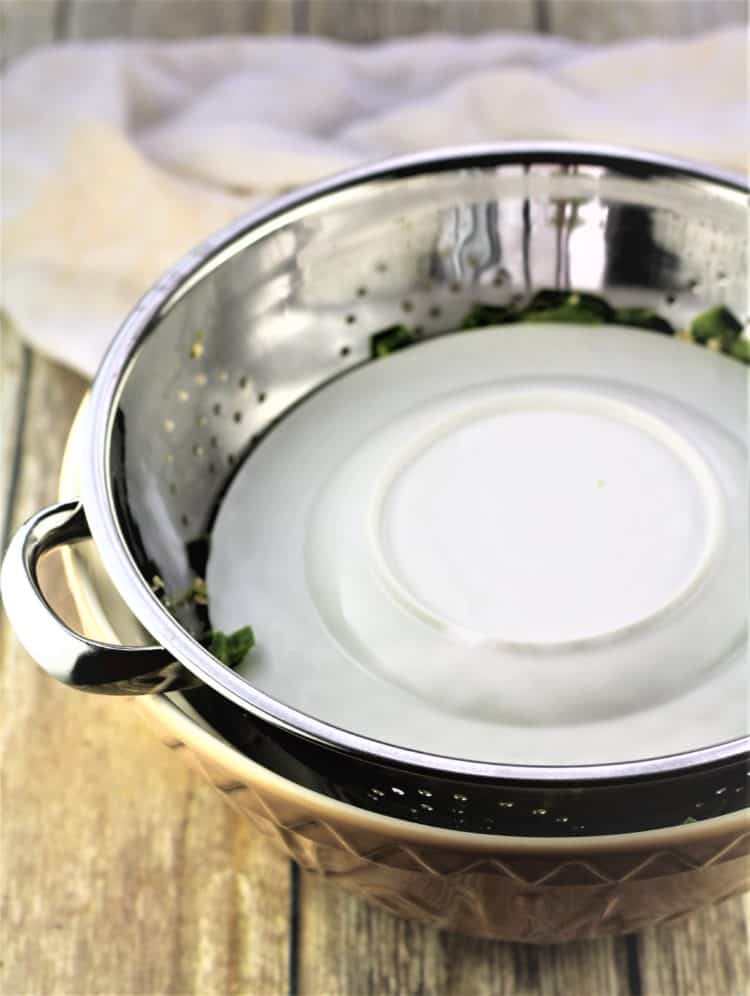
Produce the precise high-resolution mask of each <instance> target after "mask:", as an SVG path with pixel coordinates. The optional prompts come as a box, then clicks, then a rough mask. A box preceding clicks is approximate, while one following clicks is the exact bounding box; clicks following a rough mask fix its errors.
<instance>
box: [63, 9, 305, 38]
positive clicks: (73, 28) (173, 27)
mask: <svg viewBox="0 0 750 996" xmlns="http://www.w3.org/2000/svg"><path fill="white" fill-rule="evenodd" d="M66 29H67V31H66V33H67V36H68V37H70V38H86V39H93V38H106V37H113V36H114V37H119V36H125V37H130V38H153V39H159V38H161V39H165V38H193V37H204V36H208V35H219V34H225V35H235V34H245V33H263V34H274V33H278V32H285V31H290V30H291V4H290V3H289V2H288V0H71V4H70V9H69V13H68V15H67V18H66Z"/></svg>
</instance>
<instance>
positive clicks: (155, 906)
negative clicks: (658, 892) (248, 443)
mask: <svg viewBox="0 0 750 996" xmlns="http://www.w3.org/2000/svg"><path fill="white" fill-rule="evenodd" d="M743 17H744V18H746V17H747V8H746V4H745V2H744V0H638V2H635V0H633V2H630V0H450V2H438V0H249V2H246V0H4V2H3V3H0V32H1V33H2V58H3V62H4V63H7V61H8V60H9V59H11V58H14V57H15V56H17V55H18V54H20V53H22V52H23V51H26V50H28V49H30V48H32V47H34V46H36V45H39V44H42V43H45V42H49V41H52V40H55V39H63V38H99V37H105V36H111V35H117V36H125V35H128V36H141V37H153V38H166V37H188V36H194V35H205V34H215V33H241V32H257V33H260V32H266V33H269V32H280V33H297V34H305V33H307V34H324V35H329V36H332V37H337V38H346V39H348V40H354V41H369V40H373V39H376V38H382V37H384V36H390V35H399V34H402V35H403V34H414V33H418V32H421V31H425V30H443V31H461V32H467V33H472V32H477V31H483V30H493V29H494V30H522V31H545V32H553V33H559V34H566V35H570V36H573V37H577V38H585V39H588V40H592V41H598V40H611V39H613V38H618V37H626V36H634V35H639V34H647V33H655V32H662V33H667V34H688V33H693V32H696V31H700V30H703V29H705V28H706V27H708V26H710V25H714V24H717V23H720V22H725V21H737V20H741V19H742V18H743ZM40 99H41V96H40ZM0 377H1V380H0V411H2V428H1V431H0V473H1V474H2V477H1V478H0V500H2V501H3V511H2V520H1V521H2V527H3V530H4V532H3V536H2V544H3V548H4V547H5V544H6V543H7V539H8V536H9V534H10V531H11V530H12V528H13V527H14V526H15V525H16V524H18V523H20V522H21V521H22V520H23V519H24V518H26V517H27V516H28V515H30V514H31V513H32V512H34V511H36V510H37V509H39V508H40V507H41V506H43V505H44V504H46V503H48V502H51V501H53V500H54V499H55V495H56V487H57V474H58V470H59V465H60V460H61V456H62V452H63V445H64V442H65V438H66V434H67V431H68V427H69V425H70V422H71V419H72V417H73V415H74V413H75V410H76V407H77V405H78V402H79V400H80V398H81V396H82V394H83V392H84V390H85V386H86V385H85V383H84V381H83V380H82V379H81V378H80V377H78V376H76V375H75V374H72V373H70V372H69V371H67V370H65V369H64V368H62V367H61V366H59V365H57V364H55V363H52V362H50V361H49V360H47V359H45V358H44V357H43V356H41V355H38V354H35V353H32V352H31V351H29V349H27V348H26V347H24V346H23V345H21V343H20V342H19V341H18V339H17V337H16V336H15V334H14V332H13V330H12V329H11V328H9V327H8V325H7V323H5V324H4V325H3V328H2V355H1V358H0ZM51 559H53V558H51ZM47 578H48V581H47V583H48V591H49V593H50V596H51V598H52V600H53V602H54V603H55V604H56V605H57V606H58V607H59V608H60V609H61V610H62V611H63V612H70V611H71V606H70V601H69V596H67V595H66V592H65V585H64V583H63V581H62V579H61V576H60V573H59V569H55V565H54V564H53V565H52V566H51V568H50V569H49V570H48V572H47ZM0 625H1V626H2V630H1V634H0V635H1V639H2V644H1V645H2V667H1V671H0V689H1V691H0V695H1V696H2V705H1V706H0V717H1V719H0V768H1V770H2V782H1V789H2V796H1V797H0V803H1V805H2V810H0V814H1V819H2V824H1V837H0V841H1V846H0V854H1V855H2V864H1V865H0V867H1V868H2V873H1V874H2V882H1V883H0V886H1V890H0V896H1V899H0V903H1V905H0V910H1V911H2V912H1V913H0V931H1V933H0V992H1V993H3V994H4V996H20V994H32V996H47V994H53V993H54V994H65V996H89V994H94V993H101V994H109V996H129V994H136V993H139V994H140V993H143V994H161V993H165V994H166V993H175V994H195V996H210V994H214V993H216V994H225V993H238V994H245V996H278V994H283V993H297V992H299V993H309V994H313V996H333V994H339V993H340V994H344V996H359V994H370V993H373V994H390V993H394V994H417V993H419V994H422V993H425V994H439V996H454V994H455V996H459V994H466V996H474V994H477V996H482V994H542V996H557V994H561V996H562V994H565V996H610V994H611V996H636V994H641V993H642V994H644V996H735V994H737V996H739V994H744V993H745V992H747V990H748V983H749V981H750V966H749V960H748V936H747V923H748V917H747V914H748V911H750V903H749V902H748V900H747V899H745V900H743V899H742V898H737V899H732V900H729V901H728V902H725V903H724V904H723V905H721V906H720V907H717V908H713V909H709V910H706V911H704V912H702V913H698V914H696V915H694V916H692V917H691V918H688V919H686V920H684V921H683V922H681V923H679V924H678V925H675V926H673V927H671V928H666V927H665V928H658V929H653V930H647V931H644V932H643V933H641V934H638V935H631V936H628V937H623V938H614V939H612V938H610V939H606V940H601V941H592V942H582V943H576V944H569V945H564V946H558V947H536V948H535V947H529V946H523V945H517V944H502V943H492V942H487V941H480V940H472V939H469V938H465V937H460V936H457V935H451V934H447V933H441V932H438V931H436V930H432V929H428V928H425V927H422V926H419V925H415V924H413V923H408V922H406V921H403V920H399V919H396V918H394V917H393V916H391V915H389V914H387V913H385V912H383V911H381V910H378V909H375V908H371V907H370V906H368V905H366V904H365V903H364V902H363V901H361V900H360V899H357V898H353V897H350V896H347V895H345V894H343V893H340V892H339V891H337V890H336V889H335V888H334V887H333V886H331V885H329V884H327V883H326V882H324V881H321V880H318V879H315V878H312V877H310V878H308V877H300V876H299V874H298V873H297V872H296V870H295V869H294V868H293V867H292V866H291V865H290V863H289V861H288V860H287V859H286V858H283V857H281V856H279V855H278V854H276V852H275V851H273V850H272V849H271V847H270V846H269V844H268V843H267V842H266V841H265V840H264V839H263V838H261V837H259V836H257V835H256V834H255V833H253V831H252V830H251V829H250V828H249V827H248V826H247V825H246V824H245V823H244V822H242V821H241V820H240V819H239V818H238V817H237V816H236V815H235V814H234V813H233V812H232V811H231V810H230V809H229V808H228V807H226V806H224V805H222V804H221V803H220V802H219V801H218V800H217V799H216V797H215V795H214V793H213V791H212V790H211V789H210V788H209V787H208V786H207V785H205V784H204V783H203V782H202V781H201V780H200V779H199V778H198V777H197V776H196V775H194V774H193V773H192V772H191V771H189V770H188V769H187V768H186V767H185V766H184V765H183V764H182V762H181V761H180V759H179V757H178V756H177V755H176V754H175V753H174V752H170V751H167V750H165V749H163V748H162V747H161V746H159V745H158V744H157V743H156V742H155V741H154V740H153V739H152V737H151V735H150V734H149V732H148V731H147V730H146V729H145V728H143V727H142V725H141V723H140V721H139V720H138V719H137V718H136V716H135V715H133V711H132V710H130V709H128V708H127V706H126V705H125V704H124V703H123V702H121V701H117V700H112V699H106V698H103V697H97V696H86V695H82V694H79V693H75V692H71V691H69V690H67V689H65V688H63V687H62V686H60V685H57V684H55V683H54V682H53V681H52V680H51V679H49V678H47V677H46V676H44V675H43V674H42V673H41V672H40V671H39V670H38V669H37V668H36V667H35V666H33V664H32V662H31V661H30V660H29V658H28V657H27V656H26V654H25V653H24V652H23V651H22V650H21V648H20V647H19V646H18V644H17V643H16V642H15V641H14V639H13V635H12V633H11V631H10V627H9V626H8V623H7V620H6V619H5V617H4V616H3V617H2V619H1V622H0Z"/></svg>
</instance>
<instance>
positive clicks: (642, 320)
mask: <svg viewBox="0 0 750 996" xmlns="http://www.w3.org/2000/svg"><path fill="white" fill-rule="evenodd" d="M614 322H615V324H616V325H632V326H633V327H634V328H638V329H651V331H652V332H661V333H662V334H663V335H674V329H673V328H672V326H671V325H670V324H669V322H668V321H667V320H666V318H662V317H661V315H657V314H656V312H655V311H653V310H652V309H651V308H618V309H617V310H616V311H615V317H614Z"/></svg>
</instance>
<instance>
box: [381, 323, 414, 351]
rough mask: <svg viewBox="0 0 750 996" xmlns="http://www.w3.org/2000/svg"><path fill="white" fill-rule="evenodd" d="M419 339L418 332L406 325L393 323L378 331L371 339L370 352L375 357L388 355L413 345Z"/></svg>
mask: <svg viewBox="0 0 750 996" xmlns="http://www.w3.org/2000/svg"><path fill="white" fill-rule="evenodd" d="M416 341H417V334H416V332H414V331H412V329H409V328H407V327H406V326H405V325H391V326H389V327H388V328H387V329H383V330H382V331H381V332H377V333H376V334H375V335H374V336H373V337H372V338H371V339H370V353H371V355H372V357H373V359H377V358H379V357H381V356H388V355H389V354H390V353H395V352H397V351H398V350H399V349H405V348H406V347H407V346H413V345H414V343H415V342H416Z"/></svg>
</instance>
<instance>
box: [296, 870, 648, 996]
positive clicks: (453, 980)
mask: <svg viewBox="0 0 750 996" xmlns="http://www.w3.org/2000/svg"><path fill="white" fill-rule="evenodd" d="M301 886H302V893H301V907H300V909H301V918H300V922H301V933H300V952H301V960H300V992H301V993H303V994H307V996H318V994H320V993H327V994H331V996H350V994H355V993H356V994H360V993H373V994H374V993H377V994H386V993H387V994H391V993H392V994H406V993H420V994H424V996H445V994H450V996H474V994H485V993H486V994H489V993H493V994H507V996H521V994H524V996H532V994H533V996H552V994H557V993H560V994H563V993H565V994H573V993H575V994H581V996H584V994H591V996H599V994H602V996H604V994H607V996H627V994H628V993H630V989H629V987H628V981H627V978H628V977H627V971H626V966H625V949H624V945H623V942H622V941H620V940H616V941H615V940H611V939H605V940H601V941H586V942H581V943H576V944H567V945H558V946H546V947H532V946H528V945H523V944H503V943H499V942H493V941H484V940H479V939H477V938H472V937H463V936H461V935H459V934H451V933H447V932H442V931H438V930H434V929H432V928H428V927H423V926H421V925H419V924H415V923H412V922H409V921H406V920H401V919H399V918H397V917H395V916H393V915H392V914H390V913H387V912H385V911H383V910H380V909H377V908H375V907H371V906H368V905H366V904H365V903H363V902H362V901H361V900H360V899H359V898H357V897H354V896H348V895H346V893H344V892H341V891H340V890H339V889H338V888H336V887H335V886H333V885H332V884H330V883H327V882H322V881H320V880H319V879H317V878H315V877H313V876H307V875H306V876H304V877H303V878H302V882H301Z"/></svg>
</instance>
